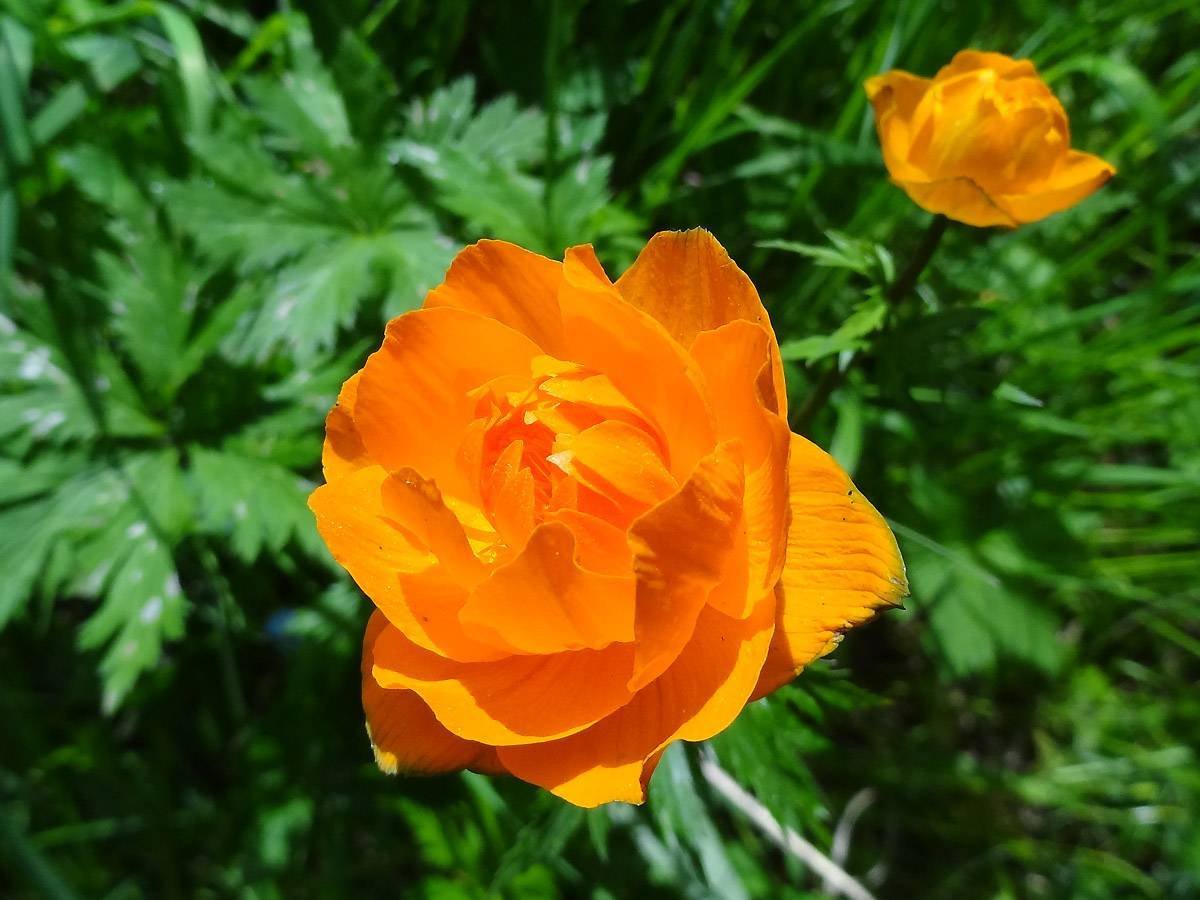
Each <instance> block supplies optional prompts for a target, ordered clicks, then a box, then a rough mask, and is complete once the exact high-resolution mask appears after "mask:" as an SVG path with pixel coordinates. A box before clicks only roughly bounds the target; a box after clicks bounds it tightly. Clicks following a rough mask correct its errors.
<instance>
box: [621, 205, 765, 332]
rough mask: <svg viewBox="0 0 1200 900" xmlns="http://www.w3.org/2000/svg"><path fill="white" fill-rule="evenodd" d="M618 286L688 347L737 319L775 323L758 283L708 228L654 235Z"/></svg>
mask: <svg viewBox="0 0 1200 900" xmlns="http://www.w3.org/2000/svg"><path fill="white" fill-rule="evenodd" d="M617 290H618V291H620V292H621V296H622V297H624V298H625V300H626V301H628V302H629V303H630V304H631V305H633V306H635V307H637V308H638V309H640V310H642V311H644V312H646V313H649V314H650V315H651V316H653V317H654V318H655V319H657V320H658V321H659V322H661V323H662V325H663V327H664V328H666V329H667V331H668V332H669V333H670V334H671V335H672V336H673V337H674V338H675V340H677V341H679V342H680V343H681V344H683V346H685V347H687V346H689V345H690V344H691V343H692V341H693V340H694V339H695V337H696V335H697V334H699V333H700V332H701V331H709V330H710V329H713V328H719V327H721V326H722V325H724V324H725V323H726V322H733V321H735V320H737V319H747V320H749V321H751V322H757V323H759V324H760V325H764V326H767V327H769V326H770V319H769V318H768V316H767V311H766V309H765V308H764V307H763V305H762V301H761V300H760V299H759V297H758V291H757V290H756V289H755V287H754V284H753V283H752V282H751V281H750V279H749V278H748V277H746V273H745V272H743V271H742V270H741V269H739V268H738V266H737V263H735V262H734V261H733V260H732V259H730V258H729V254H728V253H726V252H725V248H724V247H722V246H721V244H720V242H719V241H718V240H717V239H716V238H715V237H713V235H712V233H711V232H709V231H706V230H705V229H703V228H693V229H692V230H691V231H660V232H659V233H658V234H656V235H654V237H652V238H650V240H649V242H647V244H646V246H645V247H643V248H642V252H641V253H640V254H638V258H637V259H636V260H635V261H634V263H633V265H632V266H630V267H629V269H628V271H626V272H625V274H624V275H622V276H621V277H620V278H618V279H617Z"/></svg>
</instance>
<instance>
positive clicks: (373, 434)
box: [354, 307, 541, 501]
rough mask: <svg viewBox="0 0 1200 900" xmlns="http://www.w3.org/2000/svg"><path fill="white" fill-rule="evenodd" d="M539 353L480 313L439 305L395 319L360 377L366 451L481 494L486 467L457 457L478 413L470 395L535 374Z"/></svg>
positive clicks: (465, 493)
mask: <svg viewBox="0 0 1200 900" xmlns="http://www.w3.org/2000/svg"><path fill="white" fill-rule="evenodd" d="M540 354H541V350H540V349H539V348H538V346H537V345H536V344H535V343H534V342H533V341H531V340H530V339H529V338H527V337H525V336H524V335H522V334H520V333H518V332H516V331H514V330H513V329H511V328H509V327H507V326H506V325H503V324H501V323H500V322H498V321H496V320H495V319H488V318H486V317H484V316H482V315H479V314H477V313H473V312H466V311H464V310H460V309H453V308H449V307H437V308H433V309H418V310H415V311H413V312H410V313H405V314H404V315H402V316H399V317H397V318H395V319H393V320H392V321H391V322H389V323H388V327H387V336H386V337H385V338H384V341H383V346H381V347H380V348H379V350H378V351H376V352H375V353H373V354H371V357H370V358H369V359H368V360H367V364H366V366H364V367H363V371H362V378H361V380H360V381H359V384H358V394H357V402H356V404H355V407H354V421H355V424H356V425H357V426H358V432H359V434H360V435H361V436H362V439H363V443H364V444H365V445H366V448H367V451H368V452H369V453H370V455H371V457H372V459H374V461H375V462H377V463H379V464H380V465H382V466H383V467H384V468H386V469H390V470H395V469H399V468H402V467H405V466H409V467H411V468H413V469H415V470H416V471H418V472H420V473H421V474H422V475H424V476H426V477H429V478H433V479H435V480H436V481H437V483H438V486H439V487H440V488H441V489H442V490H443V491H444V492H445V493H447V494H449V495H451V496H454V497H458V498H461V499H466V500H471V501H477V500H478V474H479V473H478V472H472V473H469V475H468V473H465V472H463V470H462V469H460V468H459V466H458V465H457V463H456V461H455V459H456V450H457V448H458V446H459V444H460V443H461V442H462V441H463V439H464V437H465V434H466V429H467V425H468V423H470V421H471V420H472V419H473V418H474V410H475V403H476V401H475V400H474V399H472V398H471V397H470V396H469V395H470V393H471V391H473V390H475V389H476V388H478V387H479V386H480V385H483V384H485V383H486V382H488V381H491V380H492V379H495V378H498V377H499V376H502V375H518V374H519V375H528V373H529V371H530V364H531V361H532V360H533V359H534V358H536V357H537V356H539V355H540Z"/></svg>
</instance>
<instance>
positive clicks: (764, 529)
mask: <svg viewBox="0 0 1200 900" xmlns="http://www.w3.org/2000/svg"><path fill="white" fill-rule="evenodd" d="M774 343H775V341H774V336H773V335H771V334H770V333H769V332H768V331H767V330H766V329H764V328H763V327H761V326H759V325H755V324H754V323H752V322H747V321H744V320H743V321H735V322H730V323H728V324H726V325H722V326H721V327H720V328H717V329H716V330H714V331H704V332H701V333H700V334H698V335H697V336H696V339H695V341H693V343H692V356H693V357H695V359H696V362H697V363H699V364H700V368H701V369H702V370H703V371H704V374H705V376H706V377H707V379H708V383H709V385H710V388H709V403H710V404H711V405H712V409H713V415H714V417H715V418H716V422H717V436H718V439H719V440H723V441H727V440H741V442H742V448H743V451H744V454H745V461H746V491H745V497H744V498H743V500H744V506H745V528H746V540H747V549H748V553H749V562H750V573H749V583H748V590H746V591H744V592H743V593H742V595H741V596H740V597H728V598H725V597H724V595H722V594H717V595H716V596H714V597H710V600H709V602H718V601H721V600H724V599H728V600H729V601H730V602H731V603H732V605H727V604H725V603H723V602H719V605H718V608H719V609H720V610H721V611H722V612H724V613H725V614H726V615H730V616H738V617H741V616H745V615H747V614H748V613H749V612H750V609H751V607H752V606H753V604H754V603H755V602H757V601H758V599H759V598H760V597H762V595H763V594H764V593H766V592H768V591H769V590H770V589H771V587H772V586H773V585H774V584H775V582H776V581H778V580H779V573H780V570H781V569H782V568H783V559H784V539H785V536H786V534H787V515H788V495H787V460H788V447H789V443H790V440H791V432H790V431H789V430H788V426H787V422H786V421H785V420H784V418H783V417H782V416H779V415H776V414H775V413H773V412H771V411H770V410H768V409H766V408H764V406H763V403H762V397H761V396H760V393H759V390H758V377H759V372H760V371H761V370H762V369H763V367H764V366H765V365H766V364H767V361H768V359H769V358H770V357H769V351H770V348H771V347H772V346H773V345H774Z"/></svg>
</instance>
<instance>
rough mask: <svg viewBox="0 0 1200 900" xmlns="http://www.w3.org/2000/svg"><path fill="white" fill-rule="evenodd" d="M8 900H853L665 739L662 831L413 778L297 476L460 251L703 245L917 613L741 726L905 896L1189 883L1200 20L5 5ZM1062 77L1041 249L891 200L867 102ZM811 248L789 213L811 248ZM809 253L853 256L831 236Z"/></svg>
mask: <svg viewBox="0 0 1200 900" xmlns="http://www.w3.org/2000/svg"><path fill="white" fill-rule="evenodd" d="M0 8H2V10H3V12H0V125H2V134H3V155H2V158H0V163H2V168H0V290H2V293H0V298H2V300H0V302H2V306H0V311H2V313H3V318H2V319H0V448H2V450H0V573H2V574H0V625H2V626H3V632H2V633H0V895H3V896H4V897H17V898H26V897H30V898H32V897H38V898H41V897H51V898H58V897H89V898H90V897H106V898H137V897H146V898H176V897H225V896H230V897H248V898H272V897H305V896H313V897H338V896H346V897H375V896H383V897H387V896H403V897H426V896H427V897H435V898H456V897H483V896H514V897H553V896H563V897H592V898H607V897H656V896H661V897H675V896H679V897H688V898H703V897H719V898H742V897H768V898H779V897H784V898H788V897H790V898H800V897H818V896H824V895H826V893H827V892H826V891H825V890H824V889H823V887H822V880H821V879H820V878H819V877H817V876H815V875H814V874H813V873H812V872H810V871H808V870H806V869H805V867H804V866H803V865H802V864H800V863H799V862H797V861H796V860H795V859H793V858H791V857H790V856H788V855H786V854H784V853H782V852H780V851H779V850H778V849H777V848H776V847H775V846H774V845H773V844H772V843H771V842H770V841H769V840H767V839H766V838H765V837H764V836H763V834H762V833H761V832H759V831H758V830H756V828H755V827H753V826H752V825H751V824H750V823H749V822H748V821H747V819H746V818H745V817H744V816H743V815H742V814H741V813H740V812H738V811H737V810H735V809H733V808H731V807H730V806H729V805H728V804H727V803H726V802H725V801H723V800H722V798H721V797H720V796H719V795H718V794H716V793H714V791H713V790H712V789H711V787H710V786H709V785H708V784H707V783H706V782H705V780H704V778H703V776H702V773H701V771H700V769H699V766H698V761H699V757H698V754H697V750H696V748H684V747H676V748H675V749H674V750H673V751H672V752H671V753H669V754H668V755H667V756H666V758H665V760H664V762H663V764H662V766H661V767H660V769H659V772H658V774H657V776H656V778H655V780H654V782H653V785H652V788H651V792H650V802H649V803H648V804H646V806H645V807H643V808H633V807H628V806H613V807H610V808H606V809H600V810H596V811H591V812H587V813H585V812H582V811H580V810H577V809H574V808H572V807H569V806H567V805H565V804H563V803H561V802H560V801H557V800H556V799H555V798H554V797H552V796H550V795H549V794H546V793H545V792H541V791H538V790H536V789H534V788H531V787H528V786H526V785H524V784H521V783H518V782H515V781H513V780H508V779H505V780H494V779H487V778H484V777H480V776H474V775H465V776H459V775H452V776H445V777H439V778H434V779H396V778H387V777H385V776H383V775H381V774H380V773H378V772H377V771H376V769H375V767H374V765H373V763H372V761H371V758H370V751H369V747H368V745H367V741H366V737H365V734H364V731H363V725H362V719H361V712H360V710H359V706H358V674H357V667H358V643H359V640H360V635H361V629H362V625H363V622H364V621H365V617H366V613H367V609H368V604H367V603H366V602H365V601H364V600H363V599H362V598H361V597H359V596H358V594H357V592H356V591H355V589H354V588H353V586H352V585H351V584H350V583H349V582H348V581H347V579H346V578H345V576H344V575H343V574H342V573H341V572H340V571H339V570H338V569H337V568H336V566H334V565H333V563H332V561H331V560H330V559H329V558H328V556H327V555H326V553H325V552H324V550H323V548H322V547H321V545H320V543H319V541H318V540H317V539H316V535H315V530H314V528H313V523H312V520H311V517H310V515H309V513H308V511H307V509H306V507H305V496H306V493H307V491H308V490H310V489H311V487H312V485H313V483H314V481H315V479H316V478H317V477H318V472H319V466H318V456H319V451H320V442H321V423H322V419H323V416H324V413H325V411H326V410H327V409H328V407H329V406H330V404H331V402H332V399H333V397H334V395H335V393H336V390H337V387H338V385H339V384H340V382H341V381H342V379H344V378H345V377H346V376H347V375H348V374H349V373H350V372H352V371H353V370H354V369H356V368H357V367H358V366H359V365H360V364H361V362H362V360H363V359H364V357H365V354H366V353H368V352H369V351H370V350H371V349H373V347H374V346H376V345H377V344H378V341H379V339H380V335H381V329H382V323H383V321H384V320H385V318H386V317H388V316H390V315H393V314H395V313H397V312H399V311H402V310H405V309H409V308H412V307H413V306H414V305H416V304H418V303H419V302H420V300H421V298H422V296H423V293H424V291H425V290H427V289H428V288H429V287H431V286H432V285H434V284H436V283H437V281H438V280H439V279H440V277H441V273H442V272H443V271H444V268H445V266H446V264H447V262H448V261H449V259H450V258H451V257H452V255H453V254H454V252H455V251H456V250H457V249H458V248H459V247H461V246H462V245H463V244H465V243H467V242H470V241H472V240H474V239H476V238H478V237H480V236H485V235H486V236H497V237H503V238H507V239H509V240H513V241H516V242H518V243H521V244H524V245H525V246H528V247H530V248H531V249H535V250H538V251H541V252H545V253H548V254H550V255H553V256H558V255H560V254H561V252H562V250H563V248H564V247H565V246H568V245H570V244H572V243H577V242H592V243H594V244H595V245H596V248H597V250H598V252H599V254H600V257H601V259H602V260H603V261H604V263H605V265H606V266H607V267H608V268H609V271H610V272H611V273H612V274H614V275H615V274H617V273H619V272H620V271H621V270H623V268H624V267H625V266H626V265H628V263H629V262H630V261H631V260H632V258H633V256H634V255H635V254H636V252H637V250H638V248H639V247H640V246H641V245H642V243H643V242H644V241H645V239H646V238H647V237H648V236H649V235H650V234H651V233H652V232H653V231H655V230H658V229H661V228H678V227H691V226H695V225H703V226H706V227H708V228H710V229H712V231H713V232H714V233H715V234H716V235H717V237H718V238H719V239H720V240H721V241H722V242H723V243H724V244H725V245H726V247H727V248H728V249H729V251H730V252H731V253H732V255H733V256H734V258H735V259H736V260H738V262H739V263H740V264H741V266H742V267H743V268H744V269H745V270H746V271H747V272H748V273H749V274H750V276H751V277H752V279H753V280H754V281H755V283H756V284H757V286H758V288H759V290H760V291H761V293H762V295H763V297H764V300H765V302H766V303H767V305H768V308H769V309H770V311H771V315H772V319H773V321H774V324H775V327H776V330H777V332H778V334H779V337H780V340H781V342H782V344H783V348H784V353H785V356H786V357H787V358H788V383H789V388H790V391H791V402H792V405H793V408H798V407H799V406H800V405H801V404H802V403H803V401H804V398H805V397H806V396H807V395H808V393H809V390H810V386H811V385H812V384H813V383H815V382H816V381H817V379H819V378H820V376H821V374H822V373H823V372H825V371H826V370H827V368H828V367H829V366H830V365H831V364H832V363H833V361H834V360H835V359H836V358H837V357H838V354H846V353H849V352H852V351H853V352H857V353H858V354H859V358H860V364H858V365H856V366H855V367H854V368H853V369H852V370H851V372H850V374H849V377H848V378H847V380H846V382H845V383H844V384H843V385H842V386H840V387H839V389H838V390H836V391H835V392H834V393H833V396H832V397H831V399H830V402H829V404H828V405H827V406H826V407H825V408H824V409H823V410H822V411H821V413H820V414H819V415H818V416H817V417H816V418H815V419H814V421H812V422H811V424H809V425H808V426H807V429H806V430H807V433H808V434H809V435H810V436H811V437H812V438H813V439H814V440H816V441H817V442H818V443H820V444H821V445H822V446H825V447H827V448H830V449H831V451H832V452H833V453H834V454H835V455H836V456H837V458H838V459H839V460H840V461H841V462H842V463H843V465H844V466H846V468H847V469H848V470H850V471H851V472H852V473H853V475H854V477H855V479H856V481H857V482H858V484H859V486H860V487H861V488H862V490H863V492H864V493H865V494H866V495H867V496H868V497H870V498H871V499H872V500H873V501H874V502H875V504H876V505H877V506H878V507H879V508H880V509H881V510H882V511H883V512H884V514H885V515H886V516H888V518H889V519H890V520H891V521H892V522H893V525H894V528H895V530H896V533H897V536H898V537H899V540H900V543H901V546H902V548H903V551H904V555H905V558H906V560H907V563H908V568H909V576H910V580H911V583H912V597H911V599H910V600H909V601H908V602H907V604H906V605H907V608H906V609H905V610H897V611H892V612H889V613H887V614H886V615H885V616H883V617H882V618H881V619H880V620H879V621H877V622H875V623H873V624H871V625H869V626H866V627H864V628H861V629H858V630H856V631H854V632H852V633H851V634H850V635H849V636H848V637H847V638H846V640H845V641H844V642H843V644H842V645H841V647H840V648H839V649H838V651H837V652H836V653H835V654H834V655H833V656H832V657H830V658H828V659H827V660H825V661H822V662H821V663H819V664H817V665H815V666H813V667H812V668H811V669H810V670H809V671H807V672H806V673H805V674H804V675H802V676H801V678H800V679H799V680H798V681H797V682H796V683H795V684H794V685H793V686H791V687H789V688H787V689H785V690H783V691H781V692H780V693H778V694H776V695H774V696H772V697H771V698H770V699H768V700H767V701H764V702H761V703H758V704H755V705H753V706H752V707H750V708H749V709H747V710H746V711H745V712H744V713H743V715H742V717H741V718H740V719H739V720H738V722H737V723H736V725H734V726H733V727H732V728H731V729H730V730H729V731H728V732H726V733H725V734H723V735H721V736H720V737H718V738H717V739H716V740H715V741H713V742H712V745H711V752H713V753H715V755H716V758H717V759H718V760H719V761H720V764H721V765H722V766H723V767H724V768H725V769H726V770H728V771H729V772H730V773H731V774H732V775H733V776H734V778H736V779H737V780H738V781H739V782H740V783H741V784H742V785H744V786H746V787H748V788H750V789H752V790H753V791H754V792H755V793H756V794H757V796H758V797H759V798H760V800H761V801H762V803H763V804H765V806H766V807H767V808H768V809H770V810H771V811H772V812H773V814H774V815H775V816H776V817H777V818H778V819H779V820H780V821H782V822H783V823H785V824H786V825H788V826H791V827H793V828H795V829H796V830H797V831H798V832H799V833H800V834H802V835H804V836H805V838H806V839H808V840H809V841H811V842H812V843H813V844H814V845H816V846H817V847H818V848H820V850H821V851H822V852H823V853H825V854H826V855H829V856H831V857H832V858H833V859H835V860H836V861H837V862H839V863H840V864H841V865H842V866H844V867H845V868H846V869H847V870H848V871H849V872H851V873H852V874H854V875H856V876H857V877H859V878H860V879H861V880H862V881H863V883H864V884H865V885H866V886H867V887H868V888H869V889H870V890H872V891H873V892H874V893H875V894H876V895H877V896H879V897H899V898H910V897H933V898H966V897H1014V898H1016V897H1046V898H1062V897H1080V898H1092V897H1095V898H1105V897H1169V898H1186V897H1196V896H1198V895H1200V822H1198V815H1197V809H1200V765H1198V761H1197V752H1198V751H1197V748H1198V747H1200V696H1198V694H1197V690H1196V687H1197V681H1198V678H1200V625H1198V616H1197V602H1198V601H1200V578H1198V577H1197V576H1200V299H1198V298H1200V257H1198V256H1197V246H1198V244H1200V191H1198V188H1200V104H1198V103H1197V98H1198V97H1200V12H1197V7H1196V5H1195V3H1194V2H1186V0H1185V2H1170V3H1167V2H1153V0H1104V2H1101V0H1094V2H1082V3H1078V4H1056V3H1050V2H1046V0H1021V2H1015V3H1011V4H1003V5H1002V4H984V3H975V2H954V3H951V2H942V3H935V2H928V0H926V2H922V0H917V2H911V3H895V2H891V3H889V2H884V3H878V2H865V0H814V2H807V3H796V2H770V0H764V2H748V0H722V2H682V0H675V2H662V3H659V2H615V0H614V2H593V3H588V4H583V5H578V4H574V3H570V2H566V0H564V2H561V3H552V2H546V0H541V2H534V3H478V4H468V3H463V2H454V0H452V2H429V3H420V2H408V0H400V2H396V0H392V2H385V3H382V4H368V3H364V2H357V0H349V2H347V0H338V2H335V0H314V2H305V3H294V4H288V3H286V2H285V3H281V4H279V5H278V6H276V5H273V4H270V3H253V4H249V5H242V4H237V3H228V2H207V0H177V2H174V3H167V2H126V3H114V4H106V3H99V2H95V0H62V2H39V0H6V2H4V3H3V4H0ZM967 46H975V47H980V48H987V49H997V50H1002V51H1005V52H1008V53H1011V54H1015V55H1022V56H1028V57H1030V58H1032V59H1033V60H1034V61H1035V62H1036V63H1037V64H1038V66H1039V68H1040V70H1041V71H1042V72H1043V74H1044V75H1045V77H1046V78H1047V80H1048V81H1049V82H1050V83H1051V85H1052V87H1053V88H1054V90H1055V91H1056V93H1057V94H1058V96H1059V97H1060V99H1061V100H1062V101H1063V103H1064V105H1065V106H1066V108H1067V110H1068V112H1069V114H1070V117H1071V125H1072V137H1073V142H1074V144H1075V146H1077V147H1079V148H1082V149H1086V150H1089V151H1092V152H1095V153H1098V154H1100V155H1102V156H1104V157H1105V158H1106V159H1108V160H1109V161H1111V162H1112V163H1114V164H1115V165H1116V166H1117V168H1118V169H1119V175H1118V176H1117V177H1116V178H1115V179H1114V180H1113V181H1112V182H1111V183H1110V184H1109V185H1108V186H1106V187H1105V188H1104V189H1102V190H1101V191H1100V192H1099V193H1098V194H1096V195H1095V196H1093V197H1092V198H1091V199H1089V200H1088V201H1086V202H1085V203H1083V204H1082V205H1080V206H1079V207H1077V208H1075V209H1073V210H1071V211H1069V212H1066V213H1063V214H1060V215H1058V216H1055V217H1053V218H1051V219H1050V220H1048V221H1045V222H1042V223H1039V224H1037V225H1034V226H1030V227H1026V228H1022V229H1020V230H1018V231H1015V232H1004V231H998V230H991V231H983V230H972V229H968V228H965V227H961V226H955V227H952V228H951V229H950V230H949V232H948V233H947V235H946V237H945V239H944V241H943V242H942V245H941V247H940V248H939V250H938V252H937V255H936V256H935V258H934V260H933V262H932V264H931V265H930V267H929V268H928V269H927V271H926V273H925V276H924V278H923V280H922V281H921V283H920V285H919V287H918V290H917V291H916V292H915V294H914V295H912V296H910V297H908V298H907V299H906V300H905V301H904V302H903V303H900V304H897V305H896V306H895V308H894V309H893V310H892V311H891V312H890V313H888V314H885V312H886V311H885V309H884V307H883V306H882V305H881V304H880V302H879V299H878V298H879V291H880V286H881V285H883V284H886V282H887V281H888V279H889V278H890V277H891V272H892V271H894V269H896V268H902V267H903V265H904V263H905V261H906V260H907V259H908V258H910V257H911V255H912V253H913V251H914V249H915V248H916V246H917V245H918V243H919V241H920V238H921V235H922V233H923V232H924V229H925V228H926V227H927V224H928V222H929V218H930V217H929V216H928V214H926V213H924V212H923V211H921V210H920V209H918V208H916V207H915V206H913V205H912V204H911V203H910V202H909V201H908V200H907V198H906V197H905V196H904V195H903V193H902V192H901V191H899V190H898V189H897V188H895V187H894V186H892V185H891V184H889V183H888V181H887V179H886V174H885V172H884V170H883V167H882V164H881V161H880V156H879V150H878V146H877V142H876V138H875V134H874V129H873V125H872V122H871V119H870V113H869V109H868V106H867V104H866V98H865V95H864V93H863V90H862V87H861V84H862V81H863V79H865V78H866V77H868V76H870V75H872V74H875V73H877V72H881V71H884V70H886V69H888V68H892V67H900V68H905V69H908V70H910V71H914V72H918V73H921V74H926V75H929V74H932V73H933V72H934V71H936V70H937V68H938V67H940V66H941V65H942V64H944V63H945V62H947V61H948V60H949V58H950V57H951V56H952V55H953V54H954V52H955V51H957V50H959V49H961V48H963V47H967ZM781 242H783V243H781ZM814 248H819V249H814Z"/></svg>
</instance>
